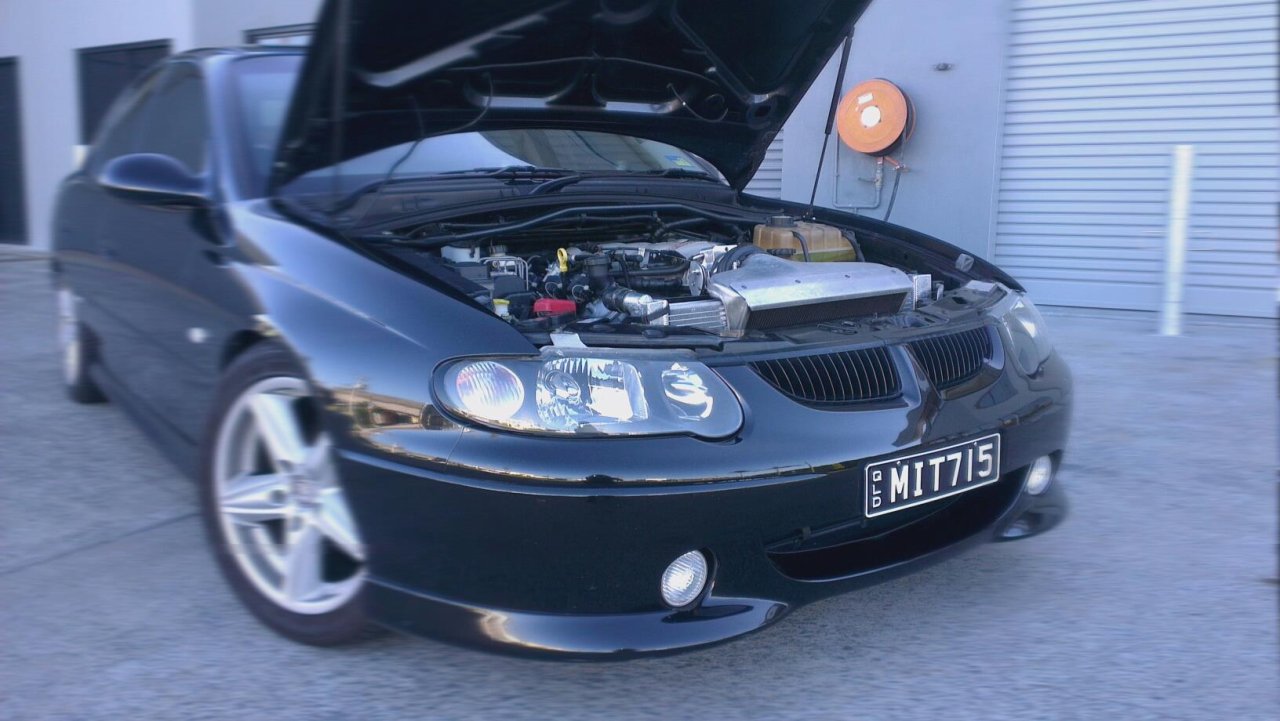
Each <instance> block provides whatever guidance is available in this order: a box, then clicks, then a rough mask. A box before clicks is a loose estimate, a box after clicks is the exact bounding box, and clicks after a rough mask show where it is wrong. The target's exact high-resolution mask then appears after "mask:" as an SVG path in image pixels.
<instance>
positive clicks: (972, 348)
mask: <svg viewBox="0 0 1280 721" xmlns="http://www.w3.org/2000/svg"><path fill="white" fill-rule="evenodd" d="M907 345H908V346H910V347H911V352H912V353H913V354H914V355H915V357H916V360H918V361H920V365H922V366H924V370H925V373H927V374H928V375H929V380H931V381H932V382H933V385H934V387H935V388H938V389H939V390H945V389H947V388H954V387H955V386H958V385H960V384H962V383H965V382H967V381H969V380H971V379H973V378H974V377H975V376H977V375H978V373H980V372H981V371H982V367H983V366H984V365H985V364H986V362H987V361H989V360H991V352H992V345H991V332H990V331H989V330H987V329H986V328H985V327H984V328H973V329H970V330H962V331H960V332H958V333H948V334H947V335H937V336H933V337H932V338H922V339H920V340H916V341H911V342H910V343H908V344H907Z"/></svg>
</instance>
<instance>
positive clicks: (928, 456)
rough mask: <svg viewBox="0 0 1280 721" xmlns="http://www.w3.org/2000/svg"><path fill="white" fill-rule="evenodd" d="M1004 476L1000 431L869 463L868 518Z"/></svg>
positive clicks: (866, 511)
mask: <svg viewBox="0 0 1280 721" xmlns="http://www.w3.org/2000/svg"><path fill="white" fill-rule="evenodd" d="M998 480H1000V434H999V433H993V434H991V435H989V436H983V437H982V438H977V439H975V440H972V441H965V442H964V443H957V444H955V445H953V446H947V447H946V448H934V449H931V450H927V451H921V452H920V453H913V454H911V455H909V456H902V457H900V458H891V459H889V460H887V461H878V462H876V463H872V464H871V465H869V466H867V470H866V481H867V482H866V494H865V498H866V501H865V508H864V509H863V510H864V512H865V513H866V516H867V518H871V517H873V516H883V515H884V514H886V513H893V512H894V511H901V510H903V509H904V508H911V507H913V506H918V505H920V504H922V503H929V502H930V501H936V500H938V499H939V498H946V497H947V496H954V495H956V494H957V493H964V492H965V491H971V490H973V489H975V488H981V487H982V486H985V485H987V484H989V483H995V482H996V481H998Z"/></svg>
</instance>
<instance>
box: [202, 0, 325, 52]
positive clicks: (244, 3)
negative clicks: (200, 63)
mask: <svg viewBox="0 0 1280 721" xmlns="http://www.w3.org/2000/svg"><path fill="white" fill-rule="evenodd" d="M194 2H195V38H194V42H195V43H196V45H197V46H199V47H220V46H225V45H241V44H243V43H244V40H245V38H244V33H245V31H246V30H258V29H262V28H271V27H279V26H283V25H299V24H302V23H310V22H312V21H314V20H315V19H316V14H317V13H319V12H320V0H194Z"/></svg>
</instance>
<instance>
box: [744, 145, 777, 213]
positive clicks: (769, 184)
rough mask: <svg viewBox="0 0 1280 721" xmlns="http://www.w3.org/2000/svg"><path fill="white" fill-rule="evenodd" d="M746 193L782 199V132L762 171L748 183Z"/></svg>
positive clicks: (761, 167)
mask: <svg viewBox="0 0 1280 721" xmlns="http://www.w3.org/2000/svg"><path fill="white" fill-rule="evenodd" d="M745 190H746V192H748V193H751V194H752V195H760V196H764V197H766V198H781V197H782V131H781V130H779V131H778V135H777V136H776V137H774V139H773V142H772V143H770V144H769V150H768V151H767V152H766V153H765V156H764V162H763V163H761V164H760V169H759V170H757V171H756V174H755V175H754V176H752V178H751V182H750V183H747V187H746V188H745Z"/></svg>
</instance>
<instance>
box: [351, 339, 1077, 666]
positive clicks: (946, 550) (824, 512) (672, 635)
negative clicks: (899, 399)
mask: <svg viewBox="0 0 1280 721" xmlns="http://www.w3.org/2000/svg"><path fill="white" fill-rule="evenodd" d="M733 384H734V386H735V387H737V388H743V387H747V386H748V384H749V379H748V378H746V377H739V378H736V379H735V381H734V383H733ZM1070 386H1071V384H1070V377H1069V374H1068V373H1067V370H1066V368H1065V366H1063V365H1062V363H1061V361H1060V360H1059V359H1057V357H1056V356H1055V357H1054V358H1053V359H1052V360H1051V361H1050V363H1049V364H1047V365H1046V367H1045V369H1044V372H1043V373H1042V374H1041V375H1040V376H1038V377H1037V378H1034V379H1028V378H1023V377H1021V376H1016V375H1013V374H1010V373H1005V374H1004V375H1003V376H1002V379H1001V380H1000V381H998V382H996V383H994V384H992V385H991V386H990V387H989V388H988V389H986V390H984V391H982V392H976V393H973V394H972V395H970V396H965V397H963V398H952V399H949V400H945V401H941V402H938V401H937V400H936V399H935V400H930V399H929V398H928V397H927V396H922V397H921V398H919V399H918V400H916V401H912V402H911V403H909V404H907V406H909V407H903V408H899V409H887V410H883V411H880V412H876V413H865V414H864V413H861V412H849V413H842V414H826V415H824V416H821V418H822V419H824V420H826V421H827V422H826V423H825V424H822V423H818V422H816V421H815V422H811V423H810V424H809V425H808V426H801V427H804V428H806V434H808V436H809V440H811V441H812V444H811V445H809V446H804V448H803V453H799V452H797V451H796V448H795V440H794V438H782V439H781V440H774V441H772V442H766V441H765V439H760V438H757V440H758V441H759V442H756V443H752V442H751V440H750V439H747V440H744V441H742V442H741V443H739V444H737V445H736V446H735V445H716V444H694V443H693V442H692V441H687V440H686V441H670V442H669V443H670V446H662V444H661V443H659V442H658V441H648V440H643V439H639V440H634V441H625V442H613V443H612V444H610V445H608V446H607V447H608V449H610V450H609V452H601V451H600V450H599V449H601V448H602V447H604V446H603V445H602V444H590V443H589V444H587V445H582V444H581V443H580V442H578V443H575V442H573V441H561V442H558V443H553V442H549V441H546V439H537V442H532V441H528V440H527V439H514V438H511V437H503V436H499V435H493V434H482V433H479V432H477V433H476V434H475V435H476V436H479V438H477V439H473V441H472V447H473V448H475V449H479V450H485V451H487V455H486V454H485V453H481V452H479V450H477V451H476V452H474V453H471V454H470V455H468V453H467V449H466V448H465V447H464V446H465V444H466V442H467V439H466V438H464V439H463V441H461V442H459V444H458V446H457V447H455V448H454V449H453V452H452V454H451V455H450V457H449V458H448V459H446V460H443V461H439V462H428V461H425V460H423V459H422V458H421V457H418V458H413V459H407V458H406V457H405V455H403V454H402V455H401V456H395V455H391V454H375V453H367V452H363V451H345V452H343V453H342V455H341V459H340V464H341V466H342V467H341V472H342V477H343V478H344V485H345V486H346V489H347V493H348V496H349V497H350V498H351V501H352V506H353V509H354V510H355V513H356V516H357V522H358V523H359V525H360V528H361V532H362V535H363V537H364V539H365V543H366V546H367V547H368V549H369V558H370V561H369V567H368V572H369V578H370V586H369V589H368V593H367V597H366V598H367V603H368V607H369V610H370V612H371V615H372V616H373V617H374V618H375V619H377V620H378V621H380V622H381V623H384V624H386V625H388V626H392V627H395V628H398V629H402V630H405V631H409V632H413V633H421V634H425V635H430V636H434V637H437V638H442V639H446V640H451V641H456V642H460V643H464V644H467V645H471V646H482V647H488V648H493V649H496V650H502V651H506V652H516V653H528V654H559V655H568V656H588V657H625V656H628V655H635V654H641V653H661V652H671V651H677V650H682V649H687V648H692V647H696V646H702V645H706V644H711V643H716V642H719V641H724V640H728V639H731V638H734V637H736V636H740V635H742V634H745V633H749V632H751V631H754V630H757V629H759V628H762V627H764V626H766V625H768V624H770V623H772V622H774V621H776V620H777V619H779V618H781V617H782V616H783V615H785V614H786V613H787V612H789V611H790V610H792V609H794V608H796V607H798V606H800V605H803V604H805V603H808V602H811V601H814V600H817V599H820V598H823V597H825V596H830V595H833V594H837V593H841V592H845V591H849V590H852V589H856V588H859V587H862V586H867V585H870V584H873V583H878V582H880V581H884V580H888V579H891V578H894V577H897V576H899V575H902V574H906V573H910V572H912V571H914V570H917V569H919V568H922V567H924V566H927V565H929V564H932V563H935V562H937V561H939V560H941V559H943V558H946V557H948V556H950V555H952V554H954V553H957V552H959V551H962V550H964V549H966V548H969V547H972V546H974V545H976V544H979V543H983V542H986V541H990V540H1005V539H1009V538H1018V537H1024V536H1029V535H1033V534H1036V533H1039V532H1042V531H1045V530H1048V529H1049V528H1051V527H1053V526H1054V525H1056V524H1057V523H1058V522H1059V521H1060V520H1061V519H1062V517H1063V516H1064V514H1065V510H1066V502H1065V496H1064V494H1063V492H1062V490H1061V488H1059V487H1058V484H1057V483H1056V482H1055V483H1053V484H1051V485H1050V487H1049V490H1048V491H1047V492H1046V493H1045V494H1043V495H1041V496H1035V497H1033V496H1029V495H1027V494H1026V493H1024V492H1023V490H1022V486H1023V481H1024V478H1025V471H1026V468H1027V467H1028V466H1029V465H1030V464H1031V462H1032V461H1033V460H1035V459H1036V458H1038V457H1040V456H1044V455H1052V456H1053V457H1054V458H1055V460H1056V459H1059V458H1060V456H1061V452H1062V450H1063V448H1064V447H1065V444H1066V439H1067V435H1068V429H1069V422H1070V410H1071V408H1070V399H1071V388H1070ZM787 404H789V406H795V404H793V403H790V401H787ZM756 405H757V407H756V409H755V410H756V414H755V415H756V418H757V423H760V420H759V419H761V418H762V417H764V416H765V415H766V413H765V412H764V411H763V410H762V409H761V408H759V407H758V405H759V404H756ZM795 408H799V406H795ZM790 412H794V413H796V414H797V415H795V416H794V417H787V418H783V419H782V420H778V419H779V417H780V416H781V415H782V414H784V413H790ZM803 412H809V411H806V410H804V409H801V410H799V411H796V410H794V409H792V408H789V407H787V406H783V405H778V406H777V407H775V408H770V409H768V411H767V413H768V414H769V415H770V416H771V418H770V420H771V421H773V422H775V423H790V424H792V425H794V424H796V423H801V422H803V421H804V419H803V417H802V416H801V415H800V414H801V413H803ZM845 419H848V420H847V423H848V424H850V425H849V426H847V427H835V426H833V423H832V422H833V421H839V422H841V423H844V422H846V421H845ZM757 428H759V426H757ZM851 429H852V430H851ZM992 431H999V432H1000V433H1001V436H1002V443H1001V469H1002V470H1003V475H1002V477H1001V480H1000V481H999V482H997V483H994V484H991V485H989V486H984V487H981V488H976V489H973V490H971V491H968V492H966V493H962V494H959V495H957V496H952V497H950V498H947V499H940V500H938V501H935V502H933V503H929V504H924V505H922V506H920V507H918V508H916V509H908V510H904V511H900V512H898V513H894V514H889V515H887V516H883V517H877V518H874V519H863V518H862V517H861V510H860V509H861V493H862V476H863V468H864V466H865V465H866V463H868V462H870V461H874V460H878V459H880V458H882V457H884V456H887V455H897V454H901V453H903V452H904V451H907V450H911V449H915V448H921V447H930V446H934V445H944V444H945V443H947V442H954V441H956V440H960V439H962V438H965V437H978V436H981V435H984V434H986V433H990V432H992ZM755 432H756V433H760V431H759V430H756V431H755ZM877 434H878V435H877ZM842 439H843V440H842ZM662 443H668V442H665V441H664V442H662ZM482 444H483V445H482ZM679 444H683V446H681V445H679ZM659 446H661V447H663V448H672V449H678V448H682V447H690V446H692V447H694V448H696V449H698V455H697V456H693V455H685V456H683V457H680V458H677V459H675V461H673V459H672V458H671V457H670V455H671V454H670V453H666V454H664V453H662V452H655V450H654V449H655V447H659ZM548 449H555V450H554V451H551V450H548ZM815 449H818V450H815ZM584 450H588V451H594V455H593V456H590V457H585V458H581V457H578V458H575V457H574V453H576V454H577V455H578V456H582V454H583V451H584ZM535 451H536V452H537V453H539V454H540V455H533V453H534V452H535ZM819 451H820V452H824V453H827V454H828V457H826V458H823V459H821V461H820V462H819V463H813V462H812V461H810V463H809V464H808V465H804V464H801V463H791V464H785V463H780V462H781V461H785V460H796V458H797V457H803V456H804V455H807V456H808V458H809V459H812V458H814V456H815V455H816V454H817V453H818V452H819ZM735 454H737V455H735ZM747 454H751V455H750V456H749V457H750V458H751V459H752V460H754V461H760V460H761V459H769V460H772V461H774V462H775V465H774V466H773V468H774V471H773V472H771V473H763V472H762V473H754V474H730V473H727V472H725V469H728V468H733V467H736V468H739V469H740V468H742V467H743V466H748V467H751V466H749V465H748V464H747V463H745V462H742V463H740V461H742V460H743V458H747V457H748V455H747ZM840 454H846V455H844V456H841V455H840ZM788 455H790V458H788V457H787V456H788ZM849 455H852V456H854V458H852V459H848V460H837V459H839V458H841V457H843V458H848V456H849ZM460 459H465V461H466V462H463V460H460ZM481 462H483V463H486V464H487V466H485V467H479V466H480V464H481ZM677 462H678V463H679V464H680V467H682V468H688V469H692V470H690V471H688V472H690V473H693V472H696V471H700V470H703V469H706V468H709V467H710V468H714V469H715V472H716V473H717V474H719V475H712V476H711V477H710V478H704V479H700V480H690V479H686V480H683V481H679V482H665V483H660V482H650V483H642V482H635V481H633V480H630V479H624V478H619V477H618V476H612V475H605V474H603V473H589V472H587V470H586V469H591V468H596V469H600V470H606V469H627V470H628V471H635V472H636V473H647V474H649V475H648V476H647V477H650V478H661V477H664V476H661V475H658V474H659V473H666V472H668V468H669V467H674V465H675V464H676V463H677ZM573 463H577V464H579V468H578V470H576V471H573V473H575V474H576V475H569V473H570V471H567V470H557V471H556V472H557V473H563V474H564V475H559V476H555V475H551V472H549V471H547V468H548V467H552V466H554V465H555V464H563V465H565V466H567V465H570V464H573ZM664 464H666V465H664ZM755 467H757V468H759V467H763V466H762V465H759V464H757V465H756V466H755ZM530 469H537V470H538V472H537V473H536V474H535V473H531V472H529V471H530ZM635 469H641V470H639V471H636V470H635ZM522 470H523V471H524V474H522V473H521V471H522ZM548 477H551V478H554V477H560V478H566V479H576V480H573V481H562V482H554V481H550V482H549V481H548V480H547V478H548ZM695 549H698V550H703V551H704V552H706V553H707V554H708V555H709V556H710V557H711V558H712V560H713V563H712V583H711V587H710V590H709V592H708V593H707V594H706V595H705V597H704V598H703V600H702V601H701V602H700V603H699V604H698V605H697V606H696V607H695V608H694V609H692V610H688V611H681V612H675V611H672V610H670V609H668V608H667V607H666V606H665V605H664V604H663V602H662V600H661V597H660V591H659V583H658V581H659V578H660V576H661V574H662V571H663V569H665V567H666V566H667V564H669V563H670V562H671V561H672V560H673V559H674V558H676V557H677V556H679V555H680V554H682V553H684V552H687V551H690V550H695Z"/></svg>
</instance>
